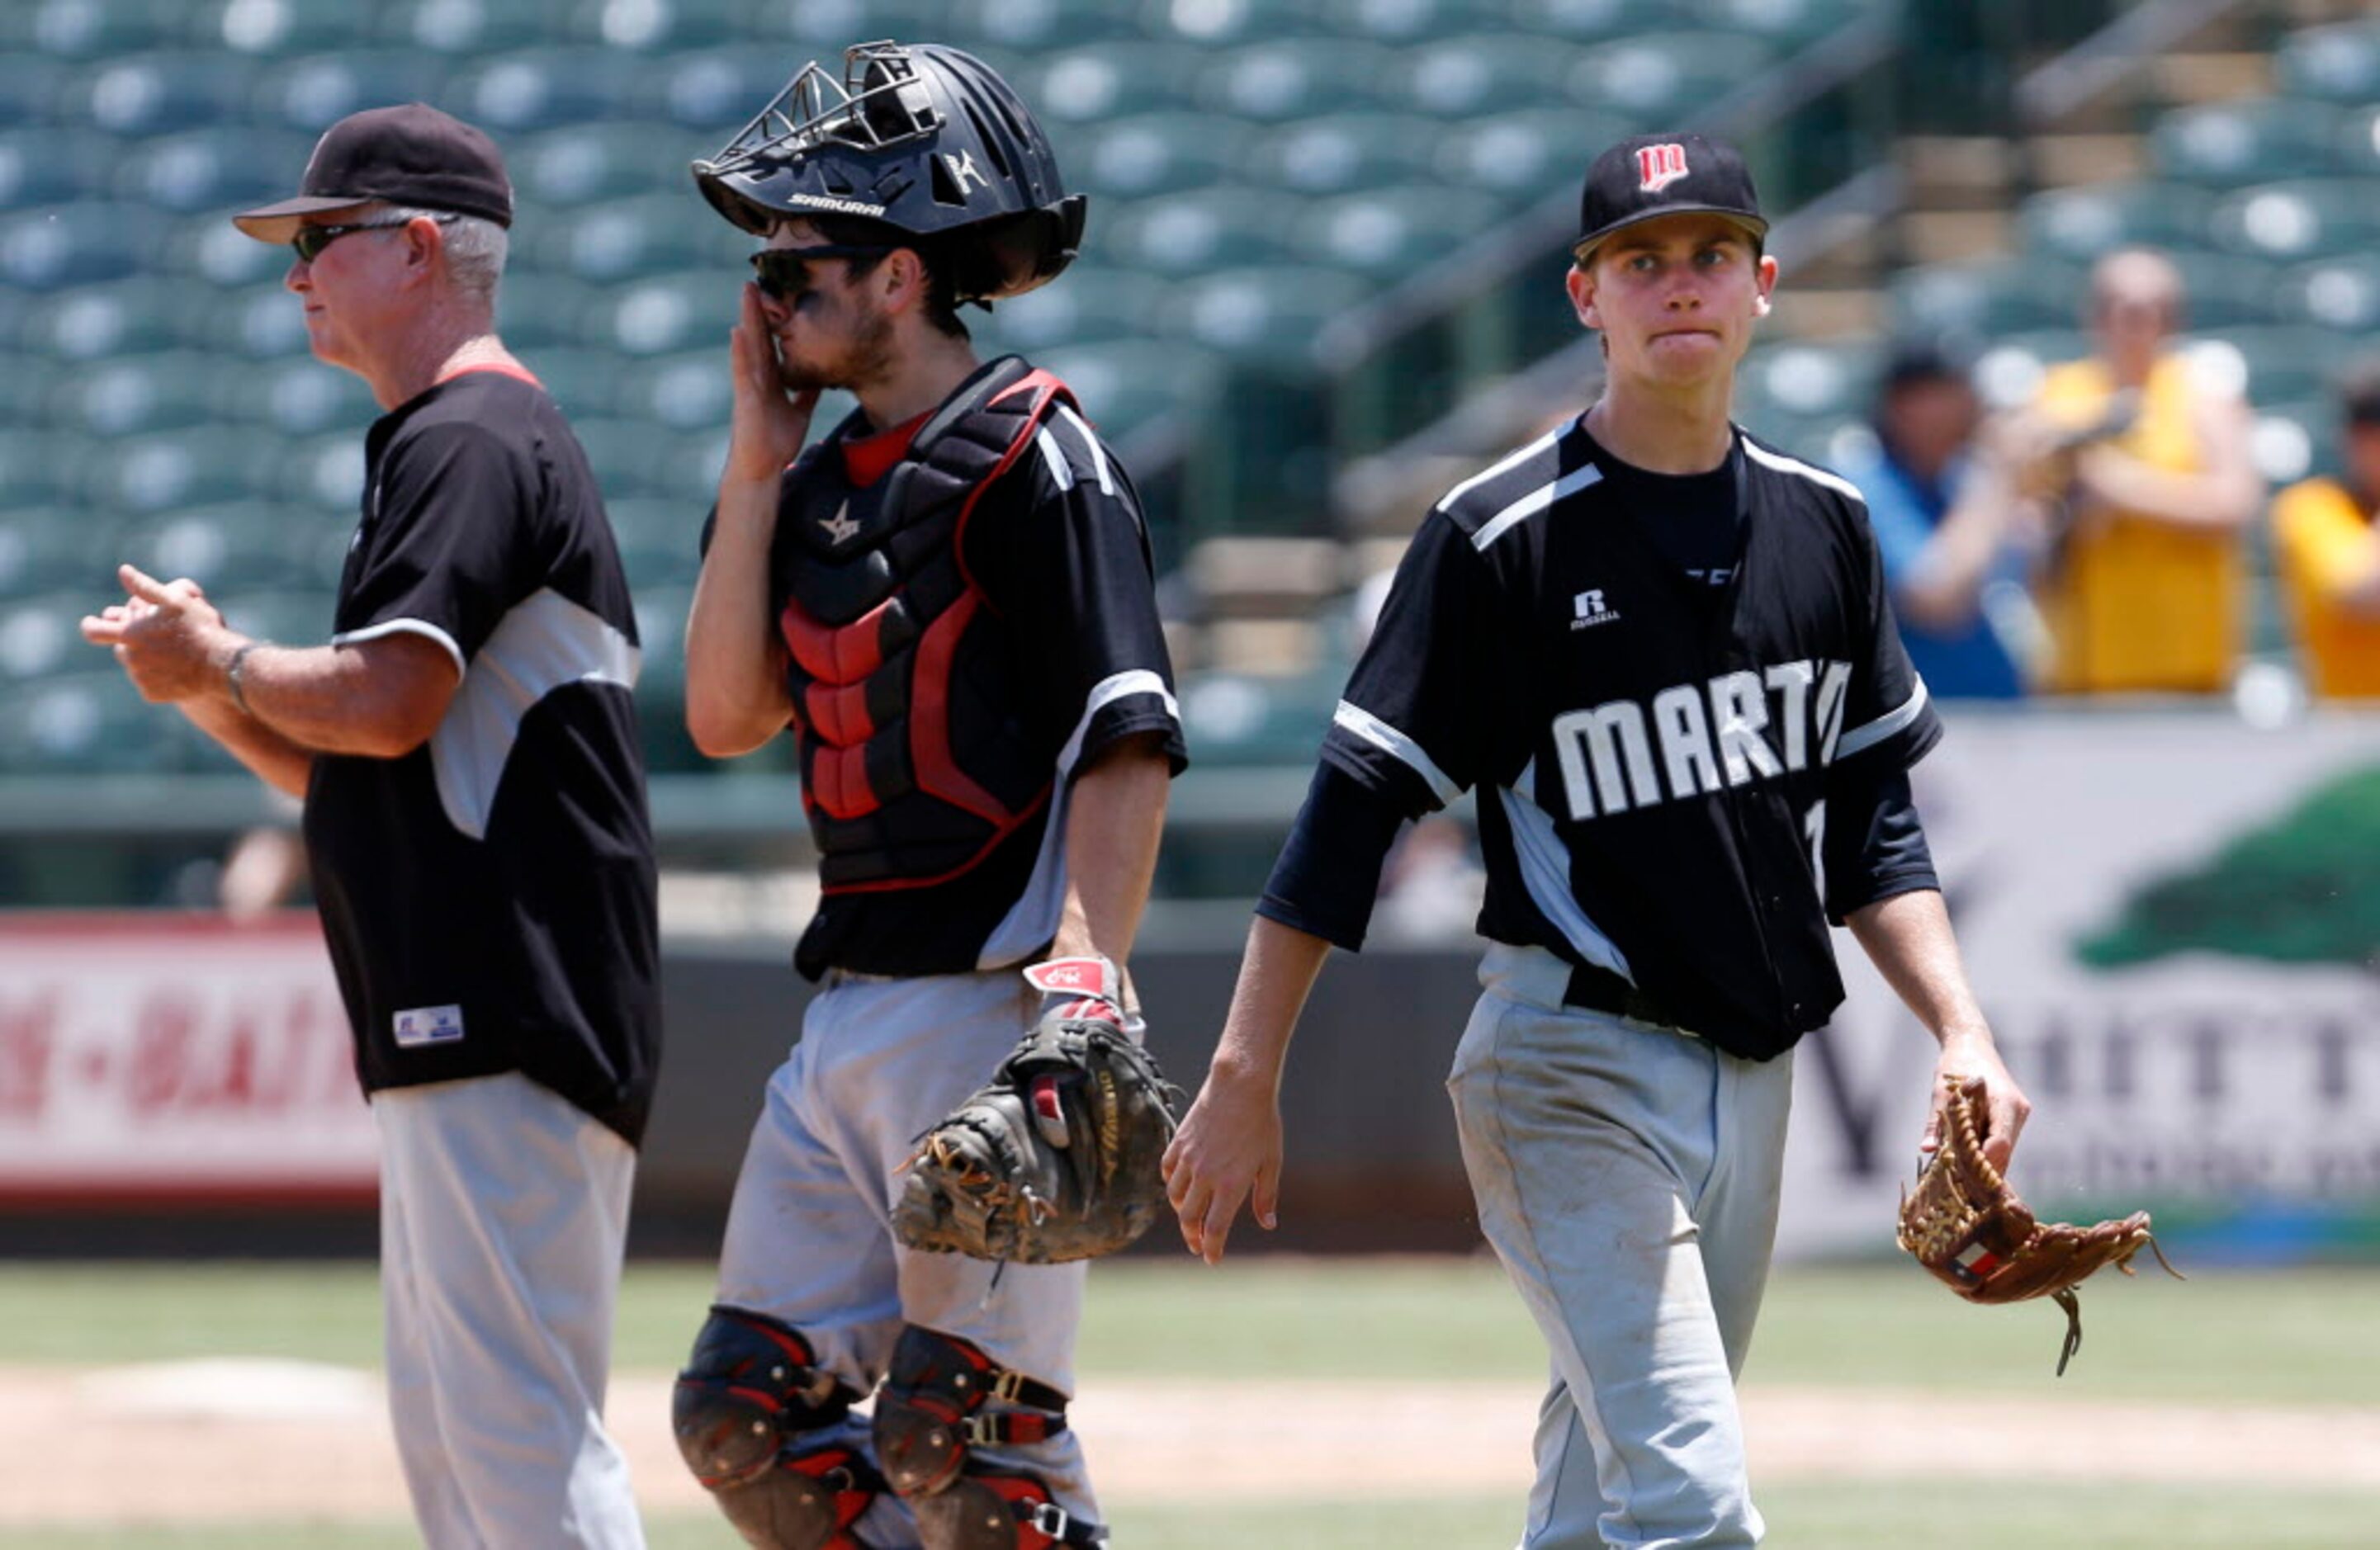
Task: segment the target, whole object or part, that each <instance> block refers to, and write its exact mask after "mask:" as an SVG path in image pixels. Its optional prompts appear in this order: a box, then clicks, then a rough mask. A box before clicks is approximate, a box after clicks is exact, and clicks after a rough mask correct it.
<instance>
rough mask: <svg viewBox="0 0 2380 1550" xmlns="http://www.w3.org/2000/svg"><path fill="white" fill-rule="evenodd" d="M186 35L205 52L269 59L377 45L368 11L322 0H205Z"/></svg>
mask: <svg viewBox="0 0 2380 1550" xmlns="http://www.w3.org/2000/svg"><path fill="white" fill-rule="evenodd" d="M197 12H198V14H197V15H196V16H195V17H194V18H192V19H191V21H190V24H189V30H188V33H187V34H186V36H187V38H188V42H190V44H191V45H192V46H193V47H195V48H200V49H216V48H223V49H229V50H230V51H231V52H232V53H234V54H254V55H257V56H259V57H263V58H287V57H289V56H292V55H295V54H325V53H330V52H333V51H334V50H339V49H350V48H360V47H362V46H364V45H366V44H368V43H370V42H371V29H370V24H369V22H368V20H367V19H366V17H367V14H368V13H367V12H366V9H365V7H362V6H331V5H324V4H322V0H205V4H203V5H201V6H199V7H197Z"/></svg>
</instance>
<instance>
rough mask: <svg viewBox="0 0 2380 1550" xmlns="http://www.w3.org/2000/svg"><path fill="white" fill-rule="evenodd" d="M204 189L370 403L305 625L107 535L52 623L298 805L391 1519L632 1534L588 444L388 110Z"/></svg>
mask: <svg viewBox="0 0 2380 1550" xmlns="http://www.w3.org/2000/svg"><path fill="white" fill-rule="evenodd" d="M234 219H235V220H236V221H237V224H238V225H239V227H240V229H241V230H242V231H244V232H246V233H248V235H249V236H253V237H255V238H257V239H258V240H260V241H264V242H275V243H286V244H288V245H289V247H290V248H291V249H292V250H293V252H294V254H295V261H294V262H293V263H292V264H291V266H290V269H289V275H288V286H289V289H290V290H291V291H293V292H295V293H296V294H297V297H298V299H299V300H300V301H301V302H302V303H303V304H304V306H305V309H306V326H307V331H308V333H309V335H310V338H311V340H312V342H313V348H314V353H315V354H316V355H317V356H319V357H321V358H322V359H323V360H326V361H329V362H331V363H332V364H334V365H336V366H341V367H345V368H346V369H348V370H351V371H353V372H355V373H356V374H357V375H358V376H360V377H362V378H363V379H364V380H365V381H368V382H370V384H371V389H372V393H373V395H374V397H375V398H377V399H378V401H379V403H380V406H381V407H382V409H383V411H384V413H383V418H381V419H380V420H379V422H378V423H376V424H375V425H374V426H373V427H372V428H371V431H370V436H369V438H368V440H367V442H366V443H365V454H366V460H367V478H366V486H365V488H366V493H365V496H364V503H363V514H362V522H361V525H360V526H359V527H358V529H357V533H356V537H355V540H354V542H353V544H352V545H351V546H350V548H349V550H348V553H347V562H346V572H345V574H344V575H343V576H342V577H341V579H340V584H339V595H338V602H337V611H336V617H335V620H334V624H333V634H332V636H331V638H330V641H329V643H328V644H327V645H322V646H308V647H297V646H284V645H274V644H271V643H268V642H265V641H261V640H257V639H253V638H250V637H249V636H244V635H242V634H240V633H239V632H238V631H237V630H236V629H234V628H233V627H232V626H231V625H230V624H227V623H226V622H225V619H224V618H223V616H222V615H221V614H220V613H219V612H217V611H216V610H215V608H214V606H213V605H212V603H211V602H209V601H208V599H206V598H205V597H204V596H203V595H202V594H201V593H200V589H199V588H198V587H196V586H195V585H194V584H192V583H190V582H188V581H173V582H161V581H158V580H156V579H154V578H152V577H151V576H149V575H144V574H142V573H141V572H140V570H138V569H136V568H135V567H133V566H131V565H126V566H124V567H123V569H122V571H121V579H122V581H123V583H124V586H125V589H126V591H127V593H128V597H127V599H126V600H125V601H123V602H122V603H120V604H117V605H115V606H113V607H110V608H107V609H104V610H103V611H102V612H100V613H98V614H97V615H94V616H93V617H91V618H89V619H86V620H85V621H84V622H83V631H84V634H85V635H86V636H88V637H89V638H90V639H91V641H93V642H94V643H96V644H99V645H103V646H106V647H108V648H112V649H113V650H114V652H115V657H116V659H117V660H118V661H120V662H121V663H122V664H123V666H124V669H125V672H127V673H128V675H129V676H130V677H131V679H132V681H133V683H134V684H136V685H138V686H139V688H140V692H141V693H142V694H143V695H144V696H146V697H148V698H149V699H152V700H156V701H164V702H170V703H172V704H175V705H176V706H177V707H179V708H180V709H181V710H182V712H183V713H184V714H185V715H187V716H188V718H189V719H190V721H192V722H194V723H196V724H197V725H198V726H199V727H200V729H201V730H202V731H204V732H205V733H208V734H209V735H210V736H212V737H213V738H214V739H215V740H216V741H217V742H219V743H221V744H222V745H224V747H225V748H226V749H228V750H230V752H231V753H232V754H233V755H234V756H235V757H237V758H238V759H239V760H240V761H241V762H242V763H244V764H246V765H247V766H248V767H249V769H252V770H254V771H255V772H256V773H257V774H258V775H260V776H261V777H262V778H263V779H264V780H266V781H269V782H271V783H272V784H273V785H274V786H277V787H279V788H281V789H282V790H284V791H286V792H289V793H293V794H296V795H298V796H302V797H303V798H304V799H305V804H306V819H305V822H306V838H307V842H308V846H309V849H310V853H311V856H312V861H313V869H314V887H315V892H316V894H317V895H318V896H319V898H320V900H321V903H322V921H323V926H324V928H325V933H326V935H327V937H328V938H329V941H330V947H331V955H332V959H333V963H334V966H335V967H336V969H337V972H338V977H339V984H340V988H341V990H342V992H343V994H344V996H345V999H346V1006H347V1011H348V1015H349V1018H350V1020H351V1022H352V1023H353V1024H354V1033H355V1039H356V1051H357V1070H358V1074H359V1075H360V1077H361V1079H362V1083H363V1086H364V1089H365V1091H366V1093H367V1094H368V1095H370V1100H371V1108H372V1113H373V1117H374V1120H375V1121H376V1123H377V1124H378V1127H379V1130H380V1135H381V1156H382V1163H381V1228H382V1245H381V1247H382V1286H383V1294H384V1299H385V1304H386V1334H387V1345H388V1387H389V1408H390V1412H391V1415H392V1418H393V1420H394V1422H395V1432H396V1441H397V1447H398V1452H399V1455H400V1456H401V1458H402V1459H403V1462H404V1467H405V1473H406V1478H407V1483H408V1485H409V1486H410V1488H411V1491H412V1494H413V1500H414V1508H415V1514H416V1516H417V1518H418V1519H419V1522H420V1526H421V1530H422V1534H423V1537H424V1539H425V1540H426V1541H427V1542H428V1543H429V1544H431V1545H433V1546H438V1547H441V1550H444V1547H448V1546H453V1547H456V1550H461V1547H465V1546H468V1547H471V1550H482V1547H496V1546H506V1547H509V1546H516V1545H517V1546H529V1545H537V1546H547V1545H557V1546H559V1545H584V1546H601V1547H602V1550H633V1547H635V1546H639V1545H641V1544H643V1533H642V1531H641V1529H640V1528H639V1526H638V1524H637V1512H636V1503H635V1498H634V1496H632V1495H631V1493H630V1490H629V1485H628V1474H627V1467H626V1463H625V1460H624V1459H623V1458H622V1456H621V1454H620V1451H619V1449H618V1448H617V1447H614V1446H613V1443H612V1441H611V1439H610V1437H609V1436H607V1435H605V1432H604V1429H603V1423H602V1403H603V1390H604V1384H605V1378H606V1375H607V1372H608V1367H609V1359H610V1353H611V1337H612V1314H613V1303H614V1301H615V1299H616V1297H617V1294H618V1289H619V1275H620V1263H621V1255H622V1249H623V1244H624V1241H625V1234H626V1223H627V1210H628V1192H629V1185H630V1182H631V1180H632V1179H633V1176H634V1173H635V1166H636V1144H637V1140H638V1138H639V1136H640V1135H641V1133H642V1131H643V1128H644V1123H645V1119H646V1114H647V1110H648V1108H649V1106H650V1100H651V1093H652V1082H653V1073H654V1068H655V1064H656V1062H657V1060H658V1057H659V1042H660V1029H659V1005H658V995H657V974H656V966H657V960H658V957H659V951H658V933H657V926H656V914H655V907H654V878H653V860H652V841H651V834H650V829H649V827H648V823H647V819H646V814H645V793H644V769H643V763H642V759H641V756H640V755H639V753H638V751H637V746H638V745H637V726H636V717H635V711H634V708H633V707H632V705H631V703H630V699H629V689H630V686H631V685H632V684H634V683H635V680H636V675H637V657H638V653H637V639H636V624H635V621H634V617H633V615H632V613H631V612H630V609H629V602H628V588H627V584H626V581H625V577H624V576H623V575H622V572H621V569H620V562H619V557H618V554H617V552H616V551H615V550H614V548H613V539H612V533H611V528H610V526H609V524H608V522H607V520H606V518H605V516H604V512H603V505H602V502H601V497H600V496H599V495H598V494H597V492H596V489H595V482H594V478H593V476H592V475H591V474H590V473H589V469H588V466H587V460H586V456H585V454H584V453H583V452H582V451H581V450H580V448H579V445H578V442H577V440H576V438H574V437H573V436H572V434H571V431H570V429H569V427H568V426H567V425H565V423H564V421H563V418H562V415H561V412H560V411H559V410H558V409H557V408H556V407H555V406H554V403H553V399H551V398H550V397H548V396H547V395H546V393H545V391H544V389H543V388H541V387H540V385H539V384H538V382H537V380H536V379H535V378H534V377H532V376H531V375H530V374H529V373H528V370H527V369H524V368H523V367H522V366H521V364H520V363H519V362H518V361H517V360H516V359H515V358H514V357H512V355H511V353H510V352H508V351H507V350H506V349H505V348H504V344H503V342H502V341H501V340H500V339H499V338H498V337H497V335H496V332H495V323H494V305H495V292H496V284H497V279H498V277H499V275H500V274H501V272H502V271H503V268H504V248H505V240H506V228H507V227H508V226H509V225H510V224H511V221H512V191H511V186H510V184H509V183H508V182H507V180H506V178H505V175H504V163H503V161H502V159H501V158H500V157H499V155H498V154H497V151H496V149H495V147H494V146H493V145H492V144H491V143H490V142H489V140H488V138H487V137H486V136H485V135H483V134H481V133H480V131H479V130H477V129H475V128H473V127H470V126H468V125H466V124H463V123H460V122H458V121H456V120H455V119H454V118H451V117H449V116H447V115H444V114H443V113H440V112H438V111H436V110H435V109H432V108H430V107H426V106H423V105H421V104H419V103H414V104H410V105H407V106H402V107H391V108H379V109H374V110H372V111H370V112H367V113H360V114H357V115H354V116H352V117H350V118H346V119H344V120H342V121H341V122H340V123H338V124H336V125H334V126H333V127H332V128H331V129H330V131H329V132H328V133H327V134H325V135H324V136H323V137H322V141H321V143H320V144H318V145H317V146H316V147H315V150H314V154H313V158H312V160H311V161H310V163H308V165H307V168H306V175H305V180H304V185H303V192H301V193H300V194H299V195H298V196H297V198H295V199H291V200H284V201H282V202H281V203H278V204H273V205H268V206H266V207H264V208H262V209H260V210H252V211H249V212H245V213H244V214H241V215H238V216H236V217H234Z"/></svg>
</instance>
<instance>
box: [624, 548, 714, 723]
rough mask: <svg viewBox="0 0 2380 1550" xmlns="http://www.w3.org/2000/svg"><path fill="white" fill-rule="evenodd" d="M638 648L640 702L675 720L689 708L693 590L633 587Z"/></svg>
mask: <svg viewBox="0 0 2380 1550" xmlns="http://www.w3.org/2000/svg"><path fill="white" fill-rule="evenodd" d="M701 520H702V514H701V513H700V512H697V513H695V514H693V521H694V523H695V527H694V531H693V533H692V534H691V535H689V536H688V542H689V543H691V542H692V540H693V539H694V538H695V537H698V536H699V535H700V533H701V531H702V529H701V526H700V524H701ZM634 597H635V606H636V616H637V648H638V649H639V650H640V651H641V652H642V653H643V659H644V660H643V661H642V663H641V664H640V667H639V671H638V672H637V704H638V705H639V706H650V707H653V708H655V709H656V710H657V711H659V712H662V713H665V714H666V715H667V716H668V717H669V718H670V719H672V720H674V719H676V718H677V717H679V716H680V715H682V713H683V710H684V707H685V705H686V615H687V614H688V613H690V612H693V610H694V588H693V587H636V588H634Z"/></svg>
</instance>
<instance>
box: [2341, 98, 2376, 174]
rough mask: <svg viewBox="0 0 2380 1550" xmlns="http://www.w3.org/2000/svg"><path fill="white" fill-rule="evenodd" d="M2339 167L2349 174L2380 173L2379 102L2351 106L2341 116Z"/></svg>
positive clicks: (2342, 171)
mask: <svg viewBox="0 0 2380 1550" xmlns="http://www.w3.org/2000/svg"><path fill="white" fill-rule="evenodd" d="M2338 170H2339V171H2340V172H2341V173H2343V174H2346V175H2347V176H2352V177H2380V106H2373V107H2360V108H2353V109H2350V110H2349V112H2348V113H2347V114H2346V115H2344V116H2343V117H2341V118H2340V120H2339V123H2338Z"/></svg>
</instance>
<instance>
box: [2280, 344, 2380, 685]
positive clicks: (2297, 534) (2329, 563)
mask: <svg viewBox="0 0 2380 1550" xmlns="http://www.w3.org/2000/svg"><path fill="white" fill-rule="evenodd" d="M2339 397H2340V400H2341V403H2340V407H2341V409H2342V411H2343V415H2342V418H2343V419H2344V422H2345V423H2344V425H2343V426H2342V428H2341V432H2340V439H2341V442H2342V443H2343V450H2344V453H2345V455H2346V461H2347V479H2346V482H2345V483H2343V484H2342V483H2340V482H2339V481H2338V480H2337V479H2327V478H2310V479H2302V480H2301V481H2299V482H2298V483H2296V484H2293V485H2291V486H2289V488H2288V489H2287V490H2282V491H2281V493H2280V496H2279V498H2278V499H2277V500H2276V501H2274V503H2273V549H2274V556H2275V559H2276V560H2277V562H2278V563H2279V566H2280V573H2281V585H2282V587H2283V590H2284V591H2285V592H2286V594H2287V596H2288V598H2289V618H2290V620H2291V622H2292V624H2294V626H2295V628H2296V631H2297V639H2298V650H2299V653H2300V656H2301V659H2302V660H2303V661H2304V664H2305V674H2306V685H2307V687H2308V688H2310V689H2311V690H2313V693H2314V695H2315V696H2317V697H2319V698H2323V699H2380V531H2375V529H2374V525H2373V515H2374V511H2375V510H2380V359H2372V360H2366V361H2363V362H2362V363H2361V364H2359V365H2358V366H2357V367H2356V368H2355V369H2354V370H2352V371H2351V372H2350V374H2349V375H2348V378H2347V380H2346V381H2345V382H2344V383H2342V384H2341V389H2340V394H2339Z"/></svg>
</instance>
